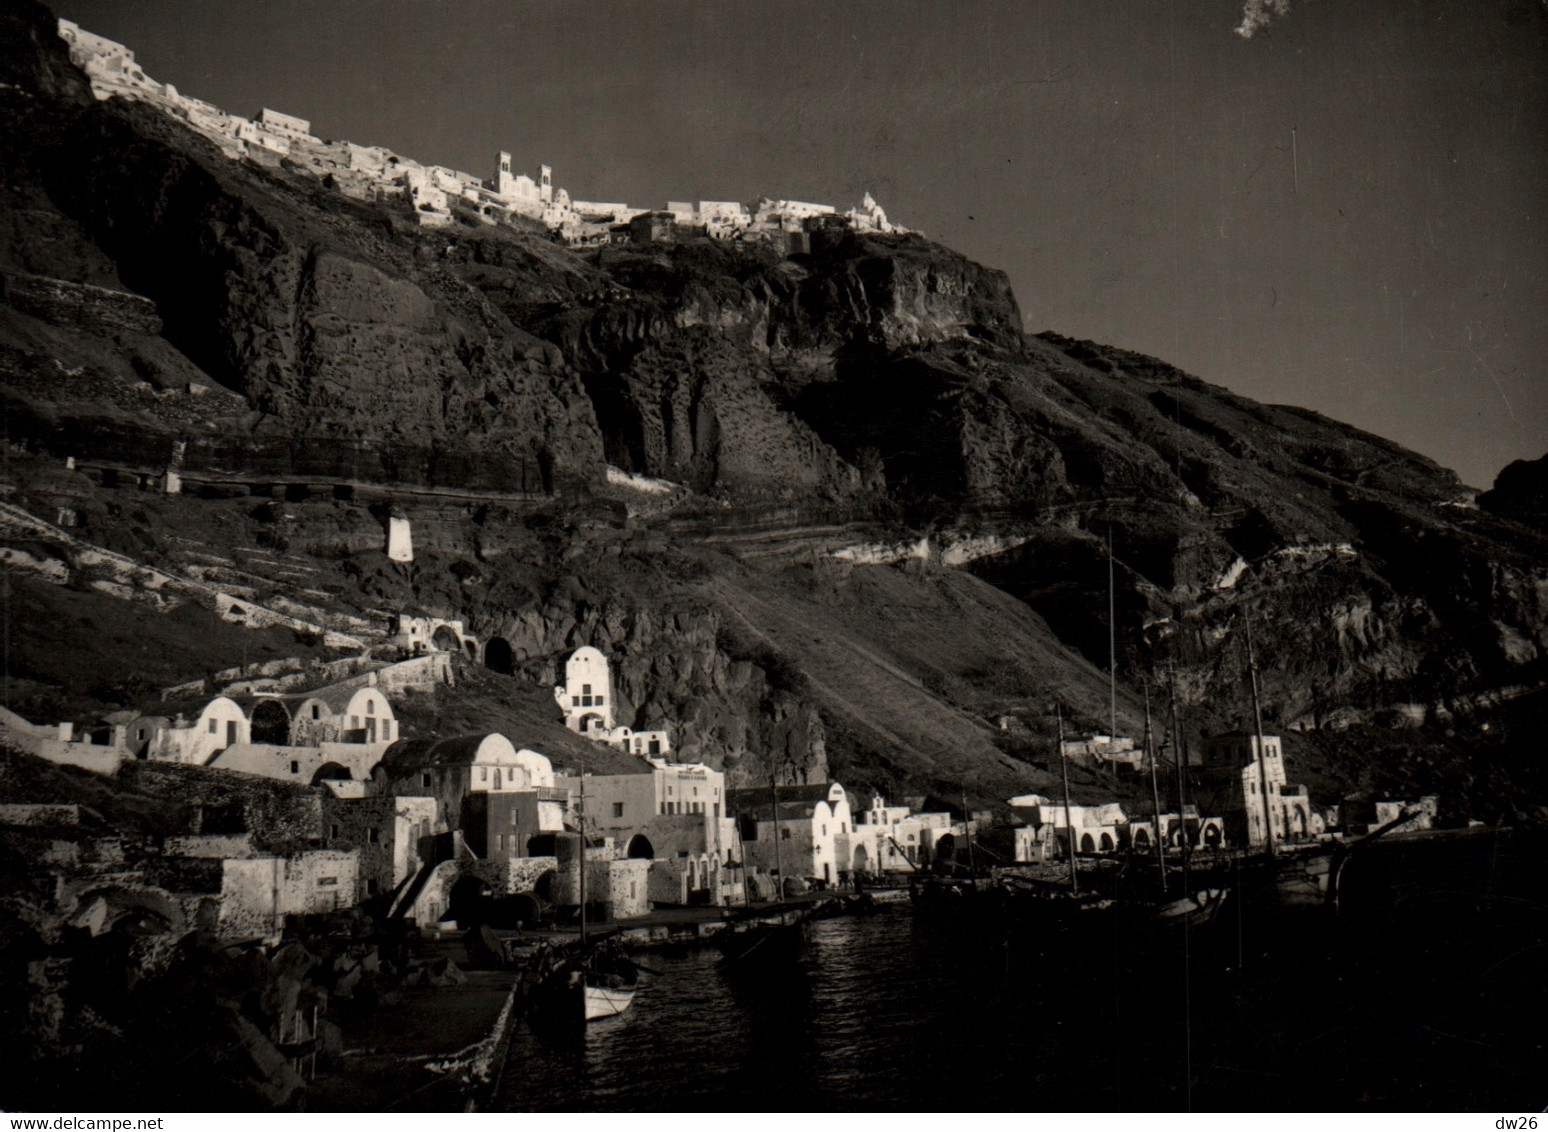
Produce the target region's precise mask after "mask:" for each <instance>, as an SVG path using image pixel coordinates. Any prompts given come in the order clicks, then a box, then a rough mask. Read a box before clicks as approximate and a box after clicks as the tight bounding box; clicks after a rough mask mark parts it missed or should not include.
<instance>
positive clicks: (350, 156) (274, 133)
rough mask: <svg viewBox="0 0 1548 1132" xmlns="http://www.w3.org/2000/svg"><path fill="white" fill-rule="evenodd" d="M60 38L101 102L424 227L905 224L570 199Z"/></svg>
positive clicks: (651, 230)
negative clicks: (181, 81)
mask: <svg viewBox="0 0 1548 1132" xmlns="http://www.w3.org/2000/svg"><path fill="white" fill-rule="evenodd" d="M59 34H60V37H61V38H63V39H64V41H65V42H66V43H68V44H69V45H70V58H71V60H72V61H73V62H74V63H75V64H76V65H77V66H79V67H80V68H81V69H82V70H84V71H85V72H86V74H87V76H88V77H89V78H90V79H91V87H92V92H93V93H94V94H95V95H96V96H97V97H98V98H99V99H107V98H115V97H117V98H126V99H131V100H134V101H139V102H144V103H147V104H148V105H151V106H155V107H157V108H158V109H160V110H162V111H164V112H165V113H167V114H168V115H170V116H172V117H174V118H176V119H178V120H179V121H182V122H185V123H186V124H187V125H189V126H190V127H192V128H193V129H194V130H196V131H197V132H198V133H200V134H202V135H203V136H204V137H206V138H208V139H209V140H210V141H212V142H214V143H215V144H216V145H217V146H219V147H220V149H221V151H222V152H223V153H225V154H226V155H227V156H228V157H231V158H232V159H234V160H247V161H254V162H257V163H259V164H277V163H279V162H280V161H287V162H289V164H290V167H291V168H293V169H296V170H299V171H302V172H305V173H310V174H311V175H313V176H315V177H318V178H320V179H322V180H323V182H324V183H325V184H326V185H327V186H328V187H329V188H331V189H334V190H335V191H337V192H339V193H341V194H343V195H344V196H348V197H353V198H355V199H357V200H371V201H385V200H391V199H402V200H403V201H404V202H405V203H406V205H407V207H410V208H412V210H413V212H414V215H415V217H416V218H417V219H418V221H419V223H420V224H421V225H422V226H424V227H427V228H438V227H445V226H447V225H450V224H452V223H454V221H455V217H456V215H466V216H470V217H474V218H476V219H478V220H479V221H481V222H483V223H487V224H497V223H502V222H503V223H509V222H511V221H512V220H514V219H515V218H517V217H520V218H523V219H525V220H529V221H536V222H538V223H540V224H542V225H543V226H544V227H545V228H547V229H548V230H549V231H550V232H552V233H553V235H554V236H555V238H557V239H559V240H560V241H561V242H563V243H564V244H566V245H569V246H572V247H586V246H592V245H596V244H607V243H630V242H634V243H652V242H661V241H670V240H673V239H676V238H678V236H679V235H681V236H684V237H686V236H689V235H705V236H708V237H710V238H711V239H716V240H764V241H777V242H779V243H781V244H783V245H785V246H787V247H788V248H789V249H790V250H798V249H799V248H800V247H801V246H802V245H803V242H804V241H805V240H806V239H807V234H808V233H810V232H811V231H815V230H820V229H824V228H831V227H845V228H851V229H853V230H854V231H857V232H896V233H902V232H906V231H907V229H905V228H900V227H898V226H896V225H894V224H891V223H889V222H888V220H887V214H886V213H885V212H883V211H882V208H881V206H880V205H878V204H877V203H876V202H875V201H874V200H873V199H871V195H870V194H869V193H866V194H865V196H864V198H863V199H862V200H861V202H860V204H858V205H856V206H855V207H854V208H851V209H849V210H848V211H845V212H839V211H838V210H837V209H836V208H834V207H833V206H832V205H826V204H810V203H807V202H805V201H793V200H770V199H769V198H767V197H765V198H763V199H761V200H759V201H758V202H757V203H756V204H755V205H752V206H750V207H749V206H748V205H746V204H743V203H741V202H740V201H668V202H667V203H666V205H665V207H664V208H660V209H645V208H634V207H631V206H630V205H627V204H621V203H604V202H598V201H583V200H572V199H571V198H570V194H569V192H568V191H566V190H565V189H563V188H556V187H555V186H554V182H553V170H552V169H550V168H549V167H548V166H547V165H544V166H541V167H540V169H539V172H538V176H537V178H536V179H534V178H532V177H530V176H528V175H527V174H526V173H514V172H513V171H512V169H513V166H512V163H511V155H510V154H509V153H506V152H501V153H500V155H499V158H498V167H497V169H496V172H495V175H494V176H493V177H490V178H484V177H479V176H476V175H475V174H472V173H465V172H463V171H461V170H459V169H448V168H446V167H445V166H442V165H424V164H422V163H420V162H418V161H415V160H413V159H412V158H408V157H404V156H402V155H400V154H396V153H393V152H392V151H390V150H387V149H384V148H382V147H381V146H363V145H356V144H355V143H354V142H349V141H323V140H322V139H320V138H317V137H314V136H313V135H312V133H311V129H312V126H311V123H310V122H309V121H307V120H306V119H305V118H298V117H295V116H293V115H290V114H281V113H279V112H278V111H275V110H270V109H267V108H265V109H263V110H261V111H260V112H259V113H258V115H257V117H255V118H252V119H248V118H243V117H241V116H240V115H236V114H229V113H227V112H226V111H224V110H222V109H220V107H218V106H214V105H211V104H210V103H208V102H204V101H202V100H200V99H197V98H191V97H189V96H188V95H185V94H182V93H180V92H179V91H178V90H177V88H176V87H174V86H173V85H172V84H171V83H161V82H157V81H156V80H155V79H153V78H151V77H150V76H148V75H146V74H145V72H144V71H143V70H142V69H141V67H140V66H139V64H138V63H136V62H135V58H134V52H133V51H131V50H130V49H129V48H127V47H125V46H124V45H123V44H121V43H115V42H113V41H112V40H110V39H105V38H103V37H102V36H99V35H94V34H93V33H91V32H89V31H86V30H85V29H83V28H81V27H79V26H78V25H76V24H75V23H73V22H71V21H70V20H64V19H61V20H60V21H59Z"/></svg>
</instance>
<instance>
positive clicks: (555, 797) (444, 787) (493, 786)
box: [371, 732, 564, 856]
mask: <svg viewBox="0 0 1548 1132" xmlns="http://www.w3.org/2000/svg"><path fill="white" fill-rule="evenodd" d="M371 780H372V784H373V790H374V792H375V793H377V794H382V795H385V794H391V795H395V796H400V797H429V798H434V799H435V800H436V805H437V821H438V823H439V828H440V829H448V830H461V831H463V835H464V837H465V838H467V839H468V841H469V844H470V846H471V845H472V844H473V843H474V842H477V843H478V844H481V845H482V846H483V849H484V852H485V853H487V852H488V851H489V845H490V840H489V837H490V834H491V832H493V833H494V834H495V835H497V836H498V835H499V834H501V833H502V831H506V832H507V836H509V831H513V830H516V829H522V828H526V827H519V826H513V825H512V824H511V823H512V815H513V814H517V813H519V812H520V806H522V805H525V803H524V802H522V803H518V802H515V801H512V802H508V803H507V802H504V801H500V802H495V801H494V800H493V799H491V798H489V797H483V796H484V795H502V796H505V795H511V796H514V795H532V794H534V793H535V792H542V793H539V794H538V797H537V802H538V803H539V804H540V805H546V806H548V807H551V808H550V809H548V810H547V811H546V812H542V811H540V812H539V814H538V817H537V821H538V822H539V823H540V824H541V825H543V826H545V827H546V828H550V829H558V828H560V826H561V825H562V821H561V820H560V811H561V810H562V806H563V797H564V796H563V793H562V791H556V790H555V789H554V787H555V782H554V774H553V767H552V765H551V764H550V763H549V761H548V759H547V757H545V756H544V755H541V754H539V753H538V752H536V751H531V750H526V749H523V750H520V751H518V750H517V749H516V748H515V747H514V746H513V745H512V744H511V741H510V740H509V739H507V738H506V737H505V736H503V735H500V734H497V733H493V732H491V733H489V734H485V735H460V736H456V737H454V738H450V739H404V740H401V741H399V742H397V743H394V744H393V745H392V746H391V747H389V748H388V750H387V752H386V754H385V755H384V756H383V757H382V760H381V761H380V762H379V763H378V764H377V765H376V768H375V769H374V770H373V771H372V772H371ZM552 807H558V808H559V809H557V810H556V809H554V808H552ZM501 822H504V823H505V825H503V826H502V825H501ZM529 836H530V835H529ZM495 844H496V845H498V844H499V843H498V842H495ZM517 849H519V850H520V851H519V852H518V851H515V850H517ZM503 852H505V853H506V855H514V856H529V855H531V854H529V853H528V852H527V851H526V842H525V841H522V842H521V844H520V845H519V846H518V845H516V843H514V842H507V844H506V848H505V849H504V850H503ZM480 855H481V856H482V855H483V854H482V853H481V854H480Z"/></svg>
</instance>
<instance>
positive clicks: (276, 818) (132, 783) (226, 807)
mask: <svg viewBox="0 0 1548 1132" xmlns="http://www.w3.org/2000/svg"><path fill="white" fill-rule="evenodd" d="M118 777H119V780H120V781H121V782H123V783H124V784H125V786H126V787H127V788H129V789H131V790H137V791H140V792H142V793H146V794H152V795H154V796H156V797H161V798H166V799H168V800H170V801H175V802H179V803H182V804H184V805H187V806H193V807H197V808H198V817H197V818H196V825H197V828H196V829H194V830H193V832H195V833H222V834H228V833H242V832H247V833H250V834H251V835H252V839H253V845H254V847H255V848H256V849H257V850H258V851H259V852H266V853H287V852H293V851H296V850H300V849H305V848H308V847H310V846H312V845H314V844H316V843H317V842H318V841H319V840H320V839H321V838H322V835H323V828H322V795H323V791H322V790H321V789H320V788H319V789H312V788H310V787H300V786H294V785H291V784H290V783H284V782H275V781H272V780H270V779H266V778H259V777H257V776H255V775H250V774H239V773H237V772H235V771H221V770H208V769H205V768H203V767H187V766H180V765H178V764H176V763H151V762H129V763H125V764H124V765H123V767H122V769H121V770H120V771H119V776H118Z"/></svg>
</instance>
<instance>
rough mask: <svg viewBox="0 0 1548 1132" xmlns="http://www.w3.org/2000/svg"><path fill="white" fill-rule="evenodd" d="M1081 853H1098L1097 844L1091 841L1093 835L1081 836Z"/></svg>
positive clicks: (1085, 834) (1084, 834)
mask: <svg viewBox="0 0 1548 1132" xmlns="http://www.w3.org/2000/svg"><path fill="white" fill-rule="evenodd" d="M1080 851H1081V852H1082V853H1095V852H1096V842H1095V841H1093V840H1091V835H1090V834H1089V833H1083V834H1081V835H1080Z"/></svg>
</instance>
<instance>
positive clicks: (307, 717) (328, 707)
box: [253, 683, 403, 750]
mask: <svg viewBox="0 0 1548 1132" xmlns="http://www.w3.org/2000/svg"><path fill="white" fill-rule="evenodd" d="M280 710H283V711H284V712H285V713H286V714H287V715H288V717H289V736H288V739H289V743H290V745H292V746H313V745H317V744H320V743H325V742H327V743H362V744H365V745H367V746H381V748H382V749H383V750H385V749H386V745H387V744H390V743H393V742H396V741H397V740H398V739H401V738H402V737H403V736H402V734H401V733H400V731H399V728H398V721H397V716H396V715H394V714H393V710H392V704H391V703H389V702H388V699H387V695H386V693H385V692H383V691H382V690H381V689H380V688H377V687H375V686H374V685H372V684H366V685H363V686H362V685H360V684H355V683H346V684H339V685H334V686H333V687H329V688H319V689H317V690H315V691H312V692H306V693H302V694H300V695H292V696H264V697H259V699H258V700H257V701H256V702H255V704H254V707H253V711H254V715H253V727H254V730H255V731H256V732H258V733H259V734H260V735H262V736H263V737H264V738H266V740H267V741H269V742H274V741H276V740H277V739H278V736H279V732H278V730H277V729H278V727H279V719H280V717H279V711H280ZM260 711H261V713H262V714H261V715H260Z"/></svg>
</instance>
